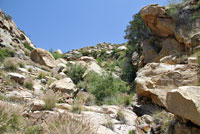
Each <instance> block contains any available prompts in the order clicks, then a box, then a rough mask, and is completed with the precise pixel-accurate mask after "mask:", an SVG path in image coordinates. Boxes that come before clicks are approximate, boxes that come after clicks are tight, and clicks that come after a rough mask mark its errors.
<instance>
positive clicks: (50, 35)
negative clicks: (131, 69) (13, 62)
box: [0, 0, 167, 52]
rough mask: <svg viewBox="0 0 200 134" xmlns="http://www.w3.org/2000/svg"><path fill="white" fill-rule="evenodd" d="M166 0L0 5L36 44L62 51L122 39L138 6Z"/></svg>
mask: <svg viewBox="0 0 200 134" xmlns="http://www.w3.org/2000/svg"><path fill="white" fill-rule="evenodd" d="M154 3H158V4H160V5H166V4H167V0H0V8H1V9H2V10H3V12H5V13H7V14H9V15H11V16H12V17H13V19H14V21H15V23H16V24H17V26H18V27H19V28H20V29H21V30H23V31H24V32H25V33H26V34H27V35H28V37H30V38H31V40H32V42H33V43H34V44H35V45H36V46H37V47H40V48H44V49H46V50H49V49H50V48H53V49H54V50H56V49H61V50H62V51H64V52H66V51H69V50H71V49H77V48H81V47H85V46H92V45H95V44H97V43H100V42H109V43H124V42H126V40H124V35H125V33H124V30H125V29H126V26H127V25H128V22H129V21H130V20H132V16H133V14H135V13H137V12H138V11H139V10H140V9H141V8H142V7H144V6H146V5H149V4H154Z"/></svg>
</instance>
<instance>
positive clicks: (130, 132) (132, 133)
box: [128, 130, 136, 134]
mask: <svg viewBox="0 0 200 134" xmlns="http://www.w3.org/2000/svg"><path fill="white" fill-rule="evenodd" d="M128 134H136V132H135V131H133V130H131V131H129V133H128Z"/></svg>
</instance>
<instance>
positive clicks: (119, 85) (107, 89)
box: [86, 72, 130, 105]
mask: <svg viewBox="0 0 200 134" xmlns="http://www.w3.org/2000/svg"><path fill="white" fill-rule="evenodd" d="M86 81H87V84H88V85H87V91H88V92H90V93H91V94H93V95H94V96H95V97H96V102H97V104H100V105H101V104H104V103H106V104H112V103H114V104H117V103H120V102H121V100H120V94H121V93H124V92H128V91H129V90H130V88H129V87H128V85H127V83H126V82H124V81H122V80H120V79H119V78H114V77H113V75H112V74H111V73H110V74H102V75H98V74H96V73H92V72H91V73H89V74H88V75H87V78H86Z"/></svg>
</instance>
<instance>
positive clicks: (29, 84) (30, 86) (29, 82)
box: [24, 80, 33, 90]
mask: <svg viewBox="0 0 200 134" xmlns="http://www.w3.org/2000/svg"><path fill="white" fill-rule="evenodd" d="M24 87H25V88H27V89H29V90H33V82H32V80H26V81H25V82H24Z"/></svg>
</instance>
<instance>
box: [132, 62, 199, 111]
mask: <svg viewBox="0 0 200 134" xmlns="http://www.w3.org/2000/svg"><path fill="white" fill-rule="evenodd" d="M135 81H136V92H137V94H138V95H139V96H146V97H149V98H151V99H152V100H153V101H154V102H155V103H156V104H159V105H161V106H164V107H167V106H166V95H167V92H169V91H171V90H173V89H177V88H178V87H180V86H186V85H187V86H193V85H197V83H198V77H197V68H196V66H190V65H181V64H176V65H169V64H165V63H149V64H147V65H146V66H145V67H144V68H142V69H140V70H139V71H138V72H137V77H136V80H135Z"/></svg>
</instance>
